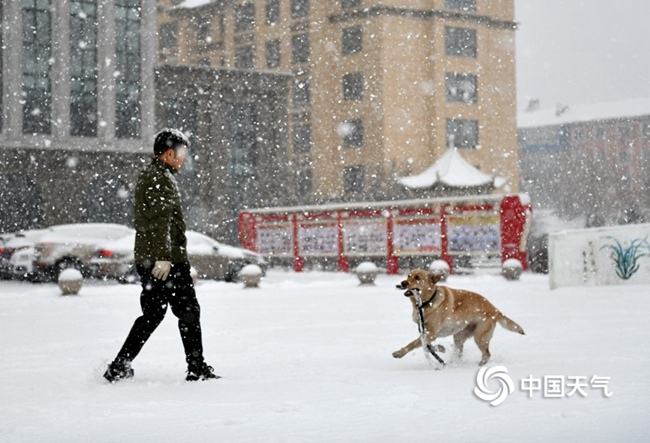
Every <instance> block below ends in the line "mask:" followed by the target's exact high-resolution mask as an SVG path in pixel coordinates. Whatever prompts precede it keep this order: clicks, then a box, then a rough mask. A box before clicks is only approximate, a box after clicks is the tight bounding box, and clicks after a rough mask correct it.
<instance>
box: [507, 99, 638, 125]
mask: <svg viewBox="0 0 650 443" xmlns="http://www.w3.org/2000/svg"><path fill="white" fill-rule="evenodd" d="M642 115H650V98H640V99H630V100H620V101H616V102H603V103H587V104H581V105H575V106H574V105H569V106H562V105H558V106H556V107H555V108H541V109H537V110H535V111H527V112H521V113H519V114H518V115H517V127H519V128H535V127H540V126H554V125H563V124H566V123H577V122H587V121H594V120H610V119H617V118H625V117H639V116H642Z"/></svg>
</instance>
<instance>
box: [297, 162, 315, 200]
mask: <svg viewBox="0 0 650 443" xmlns="http://www.w3.org/2000/svg"><path fill="white" fill-rule="evenodd" d="M312 181H313V179H312V170H311V168H303V169H302V170H299V171H298V173H297V174H296V191H297V192H298V195H299V196H301V197H304V196H307V195H309V194H311V192H312Z"/></svg>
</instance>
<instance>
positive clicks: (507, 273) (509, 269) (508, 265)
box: [501, 258, 524, 280]
mask: <svg viewBox="0 0 650 443" xmlns="http://www.w3.org/2000/svg"><path fill="white" fill-rule="evenodd" d="M523 269H524V267H523V266H522V265H521V262H520V261H519V260H517V259H516V258H509V259H508V260H506V261H504V262H503V264H502V265H501V275H503V276H504V277H505V278H506V280H519V277H521V272H522V271H523Z"/></svg>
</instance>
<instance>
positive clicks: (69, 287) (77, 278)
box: [58, 268, 84, 295]
mask: <svg viewBox="0 0 650 443" xmlns="http://www.w3.org/2000/svg"><path fill="white" fill-rule="evenodd" d="M83 281H84V278H83V275H81V272H79V271H78V270H77V269H72V268H69V269H64V270H63V271H61V273H60V274H59V280H58V285H59V289H61V295H77V294H78V293H79V290H80V289H81V286H82V284H83Z"/></svg>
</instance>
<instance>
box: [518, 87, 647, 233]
mask: <svg viewBox="0 0 650 443" xmlns="http://www.w3.org/2000/svg"><path fill="white" fill-rule="evenodd" d="M518 124H519V129H518V138H519V145H520V149H521V189H522V190H523V191H525V192H527V193H528V194H529V195H530V196H531V199H532V202H533V205H534V208H536V209H546V210H552V211H555V212H557V213H558V214H559V215H560V216H562V217H565V218H576V217H583V218H584V219H585V223H586V225H587V226H603V225H615V224H625V223H637V222H641V221H643V220H645V221H648V220H650V192H648V191H649V190H650V174H649V173H648V172H649V171H650V100H648V99H638V100H627V101H620V102H614V103H599V104H591V105H581V106H557V107H555V108H549V109H536V108H535V106H531V107H529V110H528V111H527V112H523V113H521V114H520V115H519V117H518Z"/></svg>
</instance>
